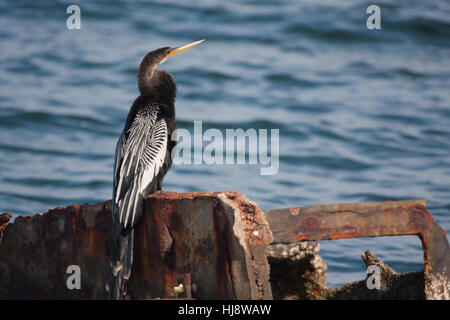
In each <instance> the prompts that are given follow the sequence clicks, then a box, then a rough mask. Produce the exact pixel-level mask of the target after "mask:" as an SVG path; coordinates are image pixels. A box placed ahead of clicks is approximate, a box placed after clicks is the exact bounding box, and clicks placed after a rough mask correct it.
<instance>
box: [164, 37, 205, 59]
mask: <svg viewBox="0 0 450 320" xmlns="http://www.w3.org/2000/svg"><path fill="white" fill-rule="evenodd" d="M203 41H205V39H203V40H198V41H195V42H192V43H189V44H186V45H184V46H181V47H177V48H173V49H172V51H170V53H169V54H168V55H167V56H166V58H169V57H171V56H174V55H176V54H177V53H180V52H181V51H184V50H186V49H189V48H192V47H193V46H196V45H198V44H199V43H202V42H203Z"/></svg>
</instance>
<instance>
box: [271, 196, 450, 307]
mask: <svg viewBox="0 0 450 320" xmlns="http://www.w3.org/2000/svg"><path fill="white" fill-rule="evenodd" d="M265 214H266V219H267V221H268V222H269V225H270V228H271V230H272V233H273V236H274V241H273V243H293V242H297V241H301V240H334V239H344V238H355V237H380V236H400V235H417V236H418V237H419V238H420V240H421V241H422V247H423V250H424V263H425V270H424V276H425V295H426V297H427V299H450V250H449V243H448V240H447V237H446V233H445V231H444V230H443V229H442V228H441V227H440V226H439V224H438V223H437V222H436V221H435V220H434V219H433V217H432V216H431V214H430V213H429V212H428V210H427V207H426V201H425V200H411V201H392V202H390V201H388V202H367V203H355V204H334V205H320V206H311V207H303V208H290V209H278V210H267V211H265Z"/></svg>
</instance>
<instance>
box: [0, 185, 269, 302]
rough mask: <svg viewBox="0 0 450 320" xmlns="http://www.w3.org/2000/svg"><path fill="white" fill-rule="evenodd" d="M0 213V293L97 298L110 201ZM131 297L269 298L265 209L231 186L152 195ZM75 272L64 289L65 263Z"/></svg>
mask: <svg viewBox="0 0 450 320" xmlns="http://www.w3.org/2000/svg"><path fill="white" fill-rule="evenodd" d="M10 218H11V215H10V214H2V215H0V238H3V239H2V240H1V241H0V299H104V298H105V297H106V296H105V284H106V276H107V271H108V269H109V264H110V261H111V257H110V255H109V254H108V252H107V250H106V243H107V241H106V240H107V238H108V234H109V232H110V229H111V201H107V202H102V203H99V204H96V205H72V206H67V207H58V208H55V209H51V210H49V211H48V212H45V213H37V214H35V215H21V216H17V217H16V219H15V220H14V222H10V221H9V220H10ZM135 235H136V239H135V254H134V265H133V269H132V276H131V279H130V286H129V291H128V292H129V294H130V298H132V299H145V298H197V299H213V298H215V299H221V298H222V299H271V298H272V292H271V287H270V283H269V264H268V262H267V257H266V255H265V248H266V247H267V245H268V244H269V243H270V242H271V241H272V234H271V231H270V229H269V226H268V224H267V222H266V220H265V217H264V213H263V212H262V210H260V209H259V208H258V206H257V205H256V204H255V203H254V202H252V201H249V200H248V199H247V198H246V197H245V196H243V195H240V194H239V193H237V192H217V193H212V192H193V193H168V192H159V193H155V194H152V195H151V196H149V197H147V199H146V201H145V214H144V215H143V217H142V219H141V221H140V223H139V224H138V226H137V229H136V232H135ZM70 265H77V266H79V267H80V270H81V289H80V290H77V289H73V290H70V289H69V288H68V287H67V285H66V281H67V279H68V276H69V275H68V274H67V272H66V270H67V267H68V266H70Z"/></svg>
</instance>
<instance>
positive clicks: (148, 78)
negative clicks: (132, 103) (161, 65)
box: [138, 62, 176, 105]
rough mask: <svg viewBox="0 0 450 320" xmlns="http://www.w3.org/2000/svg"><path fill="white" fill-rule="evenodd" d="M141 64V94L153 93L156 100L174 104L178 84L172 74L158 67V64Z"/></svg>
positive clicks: (139, 78) (139, 84)
mask: <svg viewBox="0 0 450 320" xmlns="http://www.w3.org/2000/svg"><path fill="white" fill-rule="evenodd" d="M143 64H144V62H143V63H142V64H141V66H140V68H139V72H138V87H139V91H140V93H141V95H151V96H153V97H154V98H155V99H156V100H161V101H162V102H165V103H169V104H171V105H173V104H174V103H175V97H176V85H175V82H174V81H173V79H172V76H171V75H170V74H169V73H168V72H166V71H164V70H160V69H157V68H156V66H152V65H147V66H146V65H143Z"/></svg>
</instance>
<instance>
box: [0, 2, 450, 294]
mask: <svg viewBox="0 0 450 320" xmlns="http://www.w3.org/2000/svg"><path fill="white" fill-rule="evenodd" d="M70 4H77V5H79V6H80V8H81V30H68V29H67V28H66V18H67V17H68V14H66V8H67V6H68V5H70ZM370 4H372V2H370V1H369V2H368V1H355V0H354V1H294V0H285V1H275V0H271V1H261V0H258V1H256V0H253V1H250V0H245V1H242V0H241V1H218V0H217V1H193V2H188V1H181V0H178V1H174V0H171V1H167V0H160V1H133V2H132V1H95V3H94V1H55V0H51V1H50V0H45V1H19V0H16V1H2V2H0V48H1V50H0V212H12V213H14V214H33V213H35V212H42V211H47V210H48V209H49V208H52V207H55V206H60V205H69V204H73V203H96V202H100V201H104V200H107V199H110V198H111V192H112V167H113V154H114V148H115V143H116V141H117V138H118V136H119V134H120V132H121V130H122V128H123V124H124V121H125V117H126V115H127V112H128V109H129V107H130V105H131V103H132V102H133V100H134V99H135V97H136V96H137V94H138V91H137V85H136V70H137V67H138V64H139V62H140V60H141V58H142V57H143V56H144V55H145V54H146V53H147V52H148V51H150V50H153V49H155V48H159V47H163V46H178V45H182V44H185V43H188V42H190V41H195V40H198V39H203V38H205V39H207V41H206V42H204V43H202V44H201V45H199V46H197V47H196V48H194V49H191V50H189V51H186V53H183V54H180V55H177V56H176V57H174V58H171V59H169V60H168V61H166V62H165V63H164V65H163V67H164V68H165V69H166V70H168V71H170V72H171V73H172V74H173V75H174V77H175V79H176V81H177V84H178V99H177V121H178V126H179V127H182V128H187V129H189V130H192V124H193V121H194V120H202V121H203V126H204V127H208V128H218V129H220V130H223V131H224V130H225V129H226V128H243V129H248V128H255V129H264V128H267V129H271V128H278V129H279V130H280V144H279V146H280V168H279V172H278V174H276V175H272V176H262V175H260V168H259V167H258V166H256V165H253V166H252V165H227V166H225V165H222V166H221V165H216V166H209V165H195V166H194V165H176V166H173V167H172V169H171V171H170V172H169V173H168V175H167V176H166V179H165V185H164V188H165V189H166V190H171V191H179V192H184V191H195V190H209V191H219V190H238V191H240V192H242V193H243V194H245V195H246V196H248V197H249V198H250V199H252V200H254V201H256V202H257V203H258V204H259V205H260V207H261V208H263V209H269V208H282V207H294V206H306V205H314V204H327V203H345V202H360V201H384V200H405V199H426V200H428V201H429V202H428V205H429V209H430V211H431V213H432V214H433V216H434V218H435V219H436V220H437V221H438V222H439V223H440V224H441V226H442V227H443V228H444V229H446V230H447V232H449V231H450V2H449V1H447V0H435V1H393V0H392V1H377V4H378V5H380V7H381V27H382V29H381V30H373V31H372V30H368V29H367V27H366V19H367V17H368V16H369V15H368V14H366V8H367V7H368V6H369V5H370ZM367 249H369V250H371V251H372V252H373V253H375V254H376V255H378V256H379V257H381V258H382V259H384V260H385V261H386V262H387V263H389V264H390V265H391V266H392V267H393V268H394V269H395V270H397V271H400V272H403V271H410V270H419V269H421V268H422V267H423V256H422V249H421V245H420V241H419V240H418V239H417V238H416V237H395V238H374V239H349V240H339V241H323V242H321V255H322V257H323V258H324V259H325V261H326V262H327V264H328V284H329V286H331V287H336V286H340V285H342V284H343V283H345V282H347V281H350V280H359V279H363V278H364V276H365V271H364V265H363V263H362V260H361V258H360V255H361V253H362V252H364V251H365V250H367Z"/></svg>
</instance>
